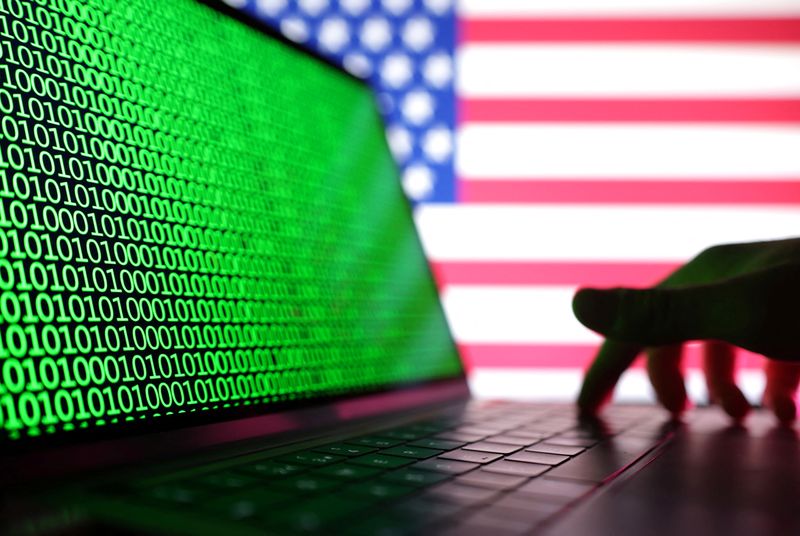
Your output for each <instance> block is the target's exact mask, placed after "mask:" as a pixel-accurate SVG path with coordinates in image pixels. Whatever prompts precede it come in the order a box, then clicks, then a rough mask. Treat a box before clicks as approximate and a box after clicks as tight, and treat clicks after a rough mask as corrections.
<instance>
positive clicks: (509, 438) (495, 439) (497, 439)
mask: <svg viewBox="0 0 800 536" xmlns="http://www.w3.org/2000/svg"><path fill="white" fill-rule="evenodd" d="M487 441H491V442H492V443H503V444H505V445H517V446H519V447H527V446H529V445H532V444H534V443H536V441H538V440H537V439H531V438H529V437H518V436H514V435H496V436H491V437H489V438H487Z"/></svg>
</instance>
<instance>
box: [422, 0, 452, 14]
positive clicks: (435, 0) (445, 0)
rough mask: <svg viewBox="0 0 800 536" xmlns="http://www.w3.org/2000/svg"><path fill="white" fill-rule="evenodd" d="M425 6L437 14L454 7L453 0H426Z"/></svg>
mask: <svg viewBox="0 0 800 536" xmlns="http://www.w3.org/2000/svg"><path fill="white" fill-rule="evenodd" d="M424 2H425V7H427V8H428V10H429V11H432V12H433V13H436V14H437V15H443V14H444V13H445V12H446V11H449V10H450V8H452V7H453V2H452V0H424Z"/></svg>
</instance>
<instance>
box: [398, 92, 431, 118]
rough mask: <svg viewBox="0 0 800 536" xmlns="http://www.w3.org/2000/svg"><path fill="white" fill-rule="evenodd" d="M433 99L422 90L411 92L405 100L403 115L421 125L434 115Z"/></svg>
mask: <svg viewBox="0 0 800 536" xmlns="http://www.w3.org/2000/svg"><path fill="white" fill-rule="evenodd" d="M433 107H434V104H433V98H432V97H431V96H430V94H429V93H427V92H425V91H421V90H415V91H409V92H408V94H407V95H406V98H405V99H403V115H404V116H405V117H406V119H408V121H410V122H411V123H413V124H415V125H421V124H423V123H425V122H426V121H428V120H429V119H430V118H431V116H432V115H433Z"/></svg>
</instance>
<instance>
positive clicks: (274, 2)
mask: <svg viewBox="0 0 800 536" xmlns="http://www.w3.org/2000/svg"><path fill="white" fill-rule="evenodd" d="M286 3H287V2H286V0H256V11H258V12H259V13H263V14H264V15H269V16H270V17H275V16H277V15H278V14H279V13H280V12H281V11H283V10H284V9H286Z"/></svg>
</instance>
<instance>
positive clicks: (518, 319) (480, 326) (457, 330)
mask: <svg viewBox="0 0 800 536" xmlns="http://www.w3.org/2000/svg"><path fill="white" fill-rule="evenodd" d="M575 290H576V289H575V287H572V286H569V287H567V286H503V287H498V286H477V285H476V286H462V285H452V286H448V287H447V288H446V289H445V291H444V293H443V296H442V303H443V304H444V309H445V312H446V313H447V319H448V321H449V324H450V329H451V330H452V332H453V337H454V338H455V339H456V341H458V342H460V343H503V344H512V343H536V344H561V343H564V344H567V343H569V344H573V343H596V342H599V341H600V340H601V339H600V336H599V335H597V334H595V333H593V332H592V331H590V330H588V329H586V328H585V327H583V326H582V325H581V324H580V323H579V322H578V321H577V320H575V316H574V315H573V314H572V308H571V305H570V304H571V302H572V295H573V294H574V293H575Z"/></svg>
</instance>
